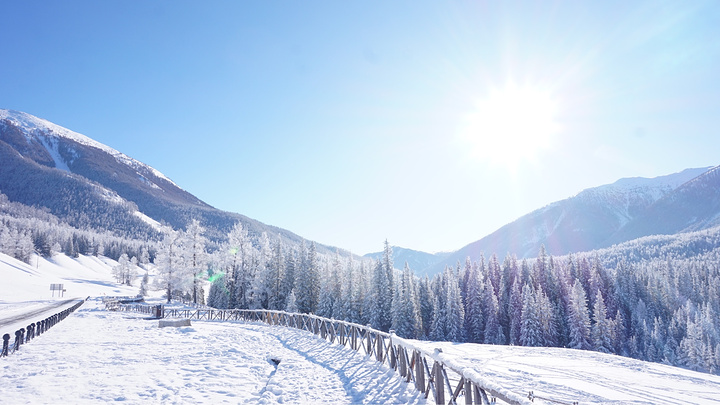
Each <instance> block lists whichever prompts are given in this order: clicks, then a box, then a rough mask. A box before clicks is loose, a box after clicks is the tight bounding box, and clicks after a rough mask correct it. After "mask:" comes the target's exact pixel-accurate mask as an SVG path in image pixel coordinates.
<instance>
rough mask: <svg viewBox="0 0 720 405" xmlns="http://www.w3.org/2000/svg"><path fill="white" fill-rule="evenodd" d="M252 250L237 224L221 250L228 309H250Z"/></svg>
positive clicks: (243, 230) (246, 235) (248, 239)
mask: <svg viewBox="0 0 720 405" xmlns="http://www.w3.org/2000/svg"><path fill="white" fill-rule="evenodd" d="M254 250H255V249H254V248H253V246H252V243H251V242H250V237H249V236H248V233H247V230H245V228H243V225H242V223H241V222H237V223H236V224H235V226H233V228H232V229H231V230H230V232H229V233H228V242H227V244H225V246H224V248H223V252H224V260H223V261H224V263H225V268H226V272H225V273H226V275H227V289H228V291H229V293H230V298H229V303H228V305H229V306H230V308H239V309H248V308H249V307H250V297H251V295H250V294H251V287H252V281H253V279H254V276H255V274H254V272H253V270H254V269H253V268H252V264H253V263H252V262H253V259H252V256H253V253H254Z"/></svg>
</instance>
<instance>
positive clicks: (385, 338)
mask: <svg viewBox="0 0 720 405" xmlns="http://www.w3.org/2000/svg"><path fill="white" fill-rule="evenodd" d="M153 308H154V307H153V306H150V305H142V304H131V305H122V304H120V305H118V306H117V309H118V310H121V311H137V312H142V313H152V312H153ZM162 316H163V317H172V318H187V319H195V320H201V321H245V322H263V323H266V324H269V325H278V326H285V327H290V328H296V329H300V330H305V331H308V332H311V333H313V334H315V335H317V336H319V337H320V338H322V339H324V340H326V341H328V342H330V343H337V344H341V345H343V346H346V347H349V348H351V349H353V350H355V351H357V352H359V353H362V354H365V355H367V356H370V357H372V358H374V359H375V360H376V361H378V362H380V363H382V364H386V365H387V366H388V367H390V368H391V369H393V370H395V371H396V372H397V373H398V374H400V377H401V378H402V379H403V380H405V381H406V382H408V383H412V384H413V386H414V387H415V389H417V390H418V391H420V392H422V393H423V394H425V398H430V396H432V398H433V399H434V401H435V403H436V404H455V405H457V404H463V403H464V404H467V405H471V404H479V405H483V404H494V403H497V401H498V400H499V401H501V402H502V403H506V404H513V405H517V404H530V403H532V399H534V398H537V397H533V396H532V393H530V394H529V395H527V396H525V395H519V394H516V393H514V392H510V391H509V390H505V389H503V388H502V387H500V386H499V385H497V384H495V383H493V382H492V381H488V380H485V379H484V378H483V377H482V376H481V374H480V373H479V372H478V371H477V370H475V369H470V368H461V367H460V366H457V365H455V364H453V361H452V359H449V358H447V357H445V356H444V355H443V354H442V350H440V349H436V350H435V351H434V352H428V351H426V350H424V349H422V348H418V347H416V346H414V345H413V344H412V343H411V342H409V341H407V340H405V339H402V338H400V337H398V336H397V335H395V334H394V333H393V331H390V333H387V332H383V331H379V330H376V329H373V328H371V327H370V326H363V325H359V324H355V323H350V322H344V321H338V320H334V319H327V318H322V317H319V316H315V315H310V314H295V313H288V312H283V311H271V310H240V309H228V310H219V309H172V308H164V309H163V312H162ZM553 402H554V401H553Z"/></svg>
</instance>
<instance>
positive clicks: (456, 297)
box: [445, 268, 465, 342]
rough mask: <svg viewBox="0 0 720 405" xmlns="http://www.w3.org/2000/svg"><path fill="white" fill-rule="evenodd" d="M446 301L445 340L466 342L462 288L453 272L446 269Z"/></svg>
mask: <svg viewBox="0 0 720 405" xmlns="http://www.w3.org/2000/svg"><path fill="white" fill-rule="evenodd" d="M445 277H446V280H447V281H446V283H445V287H446V290H445V291H446V293H445V294H446V295H445V296H446V299H445V305H446V306H447V307H446V310H445V316H447V319H446V322H445V339H447V340H448V341H450V342H462V341H464V340H465V336H464V332H465V325H464V323H465V309H464V308H463V304H462V297H461V296H460V286H459V285H458V282H457V278H456V277H455V274H454V272H453V271H452V270H450V269H449V268H447V269H446V274H445Z"/></svg>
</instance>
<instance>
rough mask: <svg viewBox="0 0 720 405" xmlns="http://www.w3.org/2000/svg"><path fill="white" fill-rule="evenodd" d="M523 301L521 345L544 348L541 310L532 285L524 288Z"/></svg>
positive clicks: (526, 285)
mask: <svg viewBox="0 0 720 405" xmlns="http://www.w3.org/2000/svg"><path fill="white" fill-rule="evenodd" d="M522 299H523V305H522V315H521V325H520V343H521V344H522V345H523V346H542V340H543V339H542V334H541V333H542V329H541V325H540V313H539V311H540V310H539V308H538V306H537V300H536V298H535V290H534V289H533V287H532V286H531V284H530V283H527V284H525V285H524V286H523V292H522Z"/></svg>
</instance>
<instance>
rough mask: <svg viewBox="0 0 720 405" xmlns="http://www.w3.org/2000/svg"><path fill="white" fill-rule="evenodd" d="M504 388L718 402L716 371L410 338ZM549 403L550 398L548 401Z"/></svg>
mask: <svg viewBox="0 0 720 405" xmlns="http://www.w3.org/2000/svg"><path fill="white" fill-rule="evenodd" d="M410 342H412V343H413V344H414V345H416V346H418V347H420V348H423V349H425V350H427V351H429V352H432V351H434V350H435V348H440V349H442V355H443V357H444V358H447V359H451V361H452V362H454V363H456V364H457V366H458V367H459V368H464V367H469V368H472V369H474V370H476V371H477V372H479V373H480V374H481V375H482V376H483V377H485V378H487V379H490V380H494V381H495V382H497V383H498V384H499V385H501V386H502V387H503V388H505V389H507V390H510V391H512V392H516V393H524V394H528V393H529V392H530V391H532V392H533V393H534V395H535V396H536V400H535V402H536V403H546V402H547V401H543V400H541V399H537V397H540V398H548V399H551V400H554V401H561V402H566V403H572V402H574V401H577V402H579V403H580V404H720V376H716V375H710V374H705V373H698V372H694V371H689V370H685V369H681V368H678V367H671V366H666V365H663V364H658V363H650V362H646V361H640V360H635V359H631V358H627V357H621V356H616V355H611V354H603V353H599V352H591V351H584V350H572V349H560V348H545V347H521V346H495V345H478V344H471V343H462V344H454V343H448V342H421V341H410ZM547 403H552V402H547Z"/></svg>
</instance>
